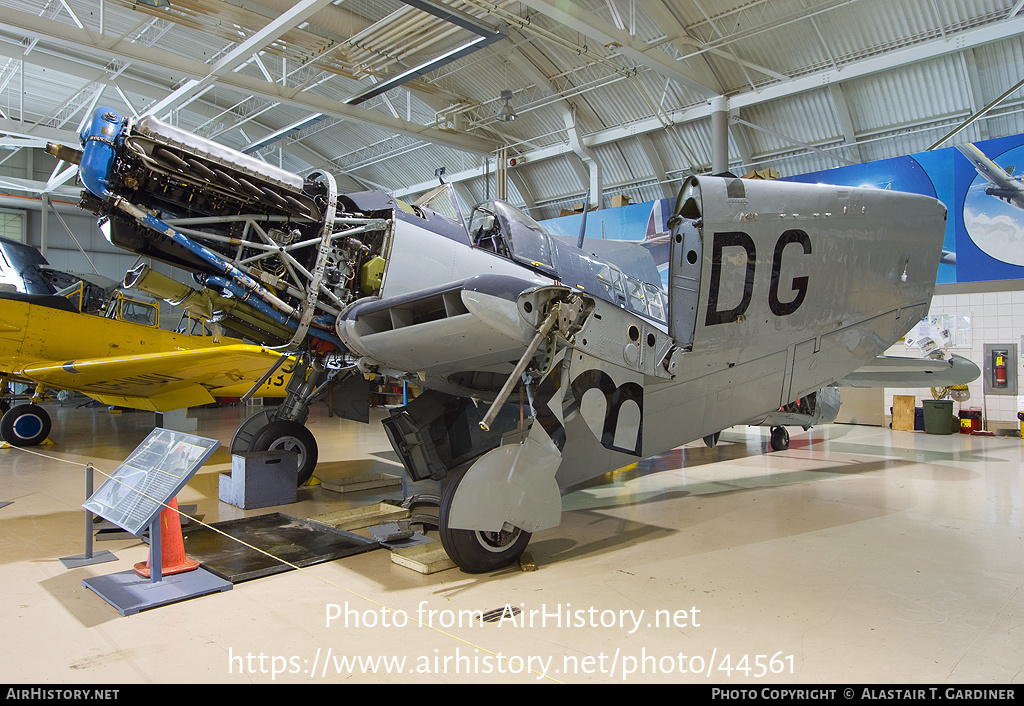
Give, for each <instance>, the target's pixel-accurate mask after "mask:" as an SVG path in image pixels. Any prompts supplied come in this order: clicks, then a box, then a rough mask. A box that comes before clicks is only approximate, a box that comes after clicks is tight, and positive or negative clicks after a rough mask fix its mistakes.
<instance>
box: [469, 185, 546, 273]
mask: <svg viewBox="0 0 1024 706" xmlns="http://www.w3.org/2000/svg"><path fill="white" fill-rule="evenodd" d="M469 237H470V238H471V239H472V241H473V245H475V246H476V247H478V248H483V249H484V250H490V251H491V252H493V253H495V254H498V255H501V256H502V257H507V258H509V259H510V260H516V261H517V262H521V263H522V264H524V265H526V266H528V267H533V268H535V269H537V270H540V271H541V272H544V273H546V274H549V275H552V276H555V274H556V272H555V263H554V254H553V252H552V245H551V235H550V234H549V233H548V232H547V230H545V228H544V226H542V225H541V224H540V223H538V222H537V221H535V220H533V219H532V218H530V217H529V216H527V215H526V214H525V213H523V212H522V211H520V210H519V209H517V208H515V207H514V206H511V205H509V204H507V203H505V202H504V201H501V200H498V199H492V200H491V201H485V202H483V203H482V204H479V205H478V206H476V207H475V208H474V209H473V213H472V214H471V215H470V217H469Z"/></svg>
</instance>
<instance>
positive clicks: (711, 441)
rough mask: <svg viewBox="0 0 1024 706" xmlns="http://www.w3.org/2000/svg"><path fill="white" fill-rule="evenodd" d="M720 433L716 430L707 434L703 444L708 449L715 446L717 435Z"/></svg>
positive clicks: (720, 433)
mask: <svg viewBox="0 0 1024 706" xmlns="http://www.w3.org/2000/svg"><path fill="white" fill-rule="evenodd" d="M721 435H722V432H720V431H716V432H715V433H714V434H708V435H707V436H705V437H704V445H705V446H707V447H708V448H709V449H713V448H715V446H717V445H718V437H720V436H721Z"/></svg>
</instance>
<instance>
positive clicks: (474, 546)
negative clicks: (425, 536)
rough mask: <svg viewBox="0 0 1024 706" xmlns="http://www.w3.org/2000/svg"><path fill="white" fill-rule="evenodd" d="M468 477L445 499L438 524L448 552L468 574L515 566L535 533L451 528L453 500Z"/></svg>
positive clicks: (449, 488) (446, 491) (508, 528)
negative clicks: (510, 565)
mask: <svg viewBox="0 0 1024 706" xmlns="http://www.w3.org/2000/svg"><path fill="white" fill-rule="evenodd" d="M465 475H466V474H465V472H463V473H460V474H458V475H457V476H456V477H455V478H453V479H452V480H451V482H450V483H448V484H447V487H446V488H445V489H444V492H443V494H442V496H441V509H440V513H439V515H438V521H439V524H440V527H439V530H440V535H441V544H442V546H444V550H445V551H446V552H447V553H448V556H449V557H451V560H452V561H454V562H455V563H456V564H458V565H459V568H460V569H462V570H463V571H465V572H466V573H468V574H482V573H486V572H488V571H495V570H497V569H501V568H503V567H506V566H508V565H509V564H513V563H515V562H516V561H518V560H519V557H520V556H522V554H523V552H524V551H526V545H527V544H529V543H530V537H532V536H533V535H532V533H530V532H524V531H523V530H521V529H519V528H518V527H512V526H510V525H508V524H507V523H506V526H505V528H503V529H501V530H499V531H498V532H481V531H479V530H463V529H452V528H450V527H449V526H448V516H449V513H450V512H451V503H452V498H454V497H455V489H456V488H458V487H459V483H460V482H461V481H462V479H463V477H465Z"/></svg>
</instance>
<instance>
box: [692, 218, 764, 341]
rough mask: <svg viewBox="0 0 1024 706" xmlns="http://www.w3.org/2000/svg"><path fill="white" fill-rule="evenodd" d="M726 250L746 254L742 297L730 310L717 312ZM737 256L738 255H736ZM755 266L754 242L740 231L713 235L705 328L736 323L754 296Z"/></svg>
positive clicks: (755, 252) (755, 251)
mask: <svg viewBox="0 0 1024 706" xmlns="http://www.w3.org/2000/svg"><path fill="white" fill-rule="evenodd" d="M726 248H729V249H730V250H735V248H743V250H744V251H745V253H746V268H747V269H746V273H745V275H744V280H743V297H742V299H741V300H740V302H739V303H738V304H737V305H736V306H734V307H732V308H731V309H725V310H719V308H718V299H719V296H720V294H721V292H720V290H721V287H722V260H723V257H724V253H725V250H726ZM737 254H738V253H737ZM756 266H757V250H756V249H755V248H754V240H753V238H751V237H750V236H749V235H747V234H746V233H743V232H742V231H727V232H724V233H715V238H714V241H713V242H712V245H711V291H710V292H709V293H708V313H707V317H706V318H705V319H704V325H705V326H715V325H716V324H730V323H732V322H733V321H736V320H737V319H739V318H740V316H741V315H742V314H743V312H745V311H746V310H747V307H748V306H750V298H751V297H752V296H753V294H754V269H755V267H756Z"/></svg>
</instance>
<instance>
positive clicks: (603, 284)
mask: <svg viewBox="0 0 1024 706" xmlns="http://www.w3.org/2000/svg"><path fill="white" fill-rule="evenodd" d="M469 237H470V240H471V241H472V243H473V246H474V247H478V248H481V249H483V250H488V251H490V252H493V253H495V254H496V255H499V256H501V257H504V258H507V259H509V260H514V261H516V262H518V263H520V264H522V265H524V266H526V267H529V268H531V269H533V270H535V271H537V272H539V273H541V274H544V275H547V276H549V277H552V278H554V279H557V280H560V281H561V282H562V283H563V284H566V285H569V286H573V287H576V288H578V289H581V290H583V291H585V292H587V293H588V294H592V295H594V296H597V297H600V298H601V299H604V300H606V301H609V302H611V303H613V304H615V305H617V306H621V307H623V308H625V309H628V310H630V311H634V312H636V313H638V314H641V315H643V316H647V317H649V318H652V319H655V320H657V321H661V322H664V321H666V320H667V299H666V297H665V293H664V291H663V290H662V285H661V278H660V275H659V274H658V269H657V266H656V265H655V264H654V259H653V257H651V254H650V252H649V251H647V250H646V249H644V248H643V247H642V246H640V245H638V244H633V243H624V242H612V241H592V240H591V241H587V243H586V244H585V245H584V250H580V249H579V248H577V247H576V246H575V244H570V243H568V242H566V241H565V239H561V238H557V237H555V236H552V235H551V234H550V233H549V232H548V231H547V229H546V228H544V226H542V225H541V224H540V223H538V222H537V221H535V220H533V219H532V218H530V217H529V216H528V215H526V214H525V213H523V212H522V211H520V210H519V209H517V208H515V207H514V206H512V205H510V204H508V203H506V202H504V201H501V200H499V199H492V200H490V201H485V202H483V203H481V204H479V205H477V206H476V207H475V208H474V209H473V212H472V213H471V214H470V218H469ZM588 248H589V249H588ZM594 248H598V249H599V250H600V251H601V252H599V253H598V252H594V253H591V250H593V249H594Z"/></svg>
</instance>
